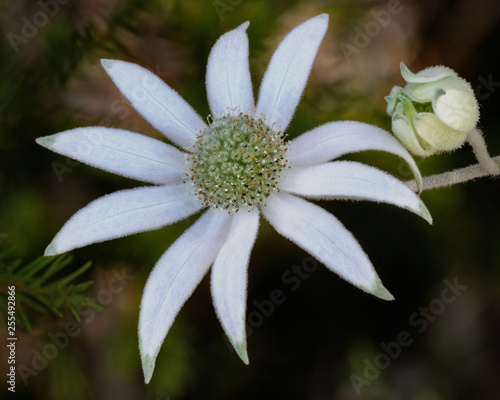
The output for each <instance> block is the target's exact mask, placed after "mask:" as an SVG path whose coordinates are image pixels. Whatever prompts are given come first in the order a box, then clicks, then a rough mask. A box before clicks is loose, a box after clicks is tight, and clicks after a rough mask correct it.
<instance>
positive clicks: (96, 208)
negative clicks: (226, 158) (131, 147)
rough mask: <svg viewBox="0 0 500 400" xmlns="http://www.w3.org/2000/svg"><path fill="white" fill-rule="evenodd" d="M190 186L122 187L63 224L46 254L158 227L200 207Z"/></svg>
mask: <svg viewBox="0 0 500 400" xmlns="http://www.w3.org/2000/svg"><path fill="white" fill-rule="evenodd" d="M201 208H202V207H201V206H200V205H198V204H196V203H195V202H194V201H193V195H192V194H191V193H190V192H189V191H188V190H187V185H184V184H182V183H181V184H180V185H169V186H153V187H142V188H137V189H131V190H121V191H119V192H115V193H111V194H108V195H106V196H103V197H100V198H98V199H97V200H94V201H93V202H91V203H90V204H88V205H87V206H86V207H84V208H82V209H81V210H79V211H78V212H77V213H76V214H75V215H73V216H72V217H71V218H70V219H69V221H68V222H66V224H65V225H64V226H63V227H62V229H61V230H60V231H59V233H58V234H57V235H56V237H55V238H54V240H52V243H51V244H50V245H49V246H48V247H47V250H45V255H46V256H49V255H54V254H61V253H65V252H67V251H69V250H72V249H76V248H78V247H82V246H86V245H88V244H91V243H96V242H102V241H104V240H110V239H115V238H118V237H122V236H126V235H131V234H133V233H138V232H144V231H150V230H153V229H159V228H161V227H163V226H165V225H169V224H172V223H174V222H176V221H179V220H181V219H183V218H186V217H187V216H189V215H191V214H193V213H195V212H196V211H198V210H200V209H201Z"/></svg>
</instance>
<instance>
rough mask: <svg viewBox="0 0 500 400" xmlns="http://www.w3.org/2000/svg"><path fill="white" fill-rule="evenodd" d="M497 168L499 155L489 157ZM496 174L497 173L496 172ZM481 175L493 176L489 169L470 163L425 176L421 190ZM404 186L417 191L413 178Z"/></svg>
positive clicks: (499, 160) (469, 179) (452, 183)
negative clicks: (462, 166) (463, 166)
mask: <svg viewBox="0 0 500 400" xmlns="http://www.w3.org/2000/svg"><path fill="white" fill-rule="evenodd" d="M491 160H492V161H493V162H494V163H495V165H496V166H497V168H498V165H499V164H500V156H497V157H494V158H492V159H491ZM496 175H498V174H496ZM483 176H494V175H493V174H491V173H490V172H489V171H485V170H484V169H483V167H482V165H481V164H474V165H470V166H468V167H465V168H459V169H455V170H453V171H449V172H444V173H442V174H436V175H431V176H425V177H424V178H423V179H422V191H424V190H429V189H436V188H439V187H444V186H451V185H455V184H457V183H462V182H467V181H471V180H473V179H476V178H481V177H483ZM406 186H408V187H409V188H410V189H411V190H413V191H414V192H417V190H418V189H417V183H416V182H415V180H414V179H413V180H411V181H407V182H406Z"/></svg>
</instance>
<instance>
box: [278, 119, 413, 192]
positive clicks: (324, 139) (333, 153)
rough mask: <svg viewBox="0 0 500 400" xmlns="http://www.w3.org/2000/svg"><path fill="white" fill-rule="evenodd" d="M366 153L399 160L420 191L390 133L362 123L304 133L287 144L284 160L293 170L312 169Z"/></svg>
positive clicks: (410, 161)
mask: <svg viewBox="0 0 500 400" xmlns="http://www.w3.org/2000/svg"><path fill="white" fill-rule="evenodd" d="M365 150H379V151H385V152H388V153H392V154H395V155H397V156H399V157H401V158H402V159H403V160H405V161H406V162H407V164H408V165H409V166H410V168H411V170H412V171H413V175H414V176H415V179H416V181H417V184H418V187H419V190H420V188H421V184H422V176H421V175H420V171H419V170H418V167H417V164H416V163H415V161H414V160H413V158H412V156H411V155H410V153H408V151H407V150H406V149H405V148H404V147H403V146H402V145H401V143H399V142H398V140H397V139H395V138H394V137H393V136H392V135H391V134H390V133H389V132H386V131H384V130H383V129H380V128H378V127H376V126H374V125H370V124H365V123H363V122H357V121H335V122H329V123H326V124H324V125H321V126H318V127H317V128H315V129H312V130H310V131H308V132H306V133H303V134H302V135H300V136H299V137H297V138H296V139H294V140H292V141H290V142H289V143H288V153H287V158H288V160H289V161H290V164H291V165H293V166H304V165H314V164H322V163H324V162H326V161H330V160H333V159H335V158H337V157H340V156H342V155H344V154H348V153H356V152H358V151H365Z"/></svg>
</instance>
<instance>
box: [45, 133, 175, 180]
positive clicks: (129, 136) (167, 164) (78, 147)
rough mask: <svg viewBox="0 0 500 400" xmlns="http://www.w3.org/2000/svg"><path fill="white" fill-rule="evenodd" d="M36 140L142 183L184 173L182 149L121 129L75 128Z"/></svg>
mask: <svg viewBox="0 0 500 400" xmlns="http://www.w3.org/2000/svg"><path fill="white" fill-rule="evenodd" d="M36 142H37V143H38V144H40V145H42V146H44V147H46V148H48V149H50V150H52V151H55V152H56V153H59V154H62V155H65V156H68V157H71V158H74V159H75V160H78V161H81V162H83V163H85V164H88V165H91V166H93V167H97V168H101V169H103V170H105V171H109V172H113V173H115V174H119V175H123V176H126V177H128V178H133V179H137V180H140V181H143V182H151V183H155V184H166V183H179V182H180V181H181V180H182V175H183V173H184V172H183V168H184V153H183V152H182V151H180V150H178V149H176V148H175V147H173V146H170V145H168V144H166V143H163V142H161V141H159V140H156V139H153V138H150V137H147V136H144V135H140V134H138V133H135V132H130V131H126V130H123V129H113V128H105V127H102V126H96V127H88V128H76V129H71V130H69V131H64V132H61V133H57V134H55V135H51V136H45V137H41V138H38V139H37V140H36Z"/></svg>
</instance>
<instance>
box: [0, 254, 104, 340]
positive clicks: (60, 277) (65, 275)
mask: <svg viewBox="0 0 500 400" xmlns="http://www.w3.org/2000/svg"><path fill="white" fill-rule="evenodd" d="M11 254H12V250H4V251H2V252H0V318H1V319H2V323H3V325H4V327H5V328H6V321H7V318H6V314H7V310H8V307H7V297H8V287H9V286H14V287H15V293H16V324H17V326H18V327H19V328H21V329H25V330H27V331H31V329H32V323H31V322H30V318H31V315H32V314H33V313H35V314H54V315H57V316H58V317H63V312H64V311H70V312H71V313H72V314H73V316H74V318H75V319H76V321H78V322H80V317H79V315H78V308H79V307H82V306H87V307H91V308H93V309H94V310H98V311H103V309H104V308H103V307H102V306H101V305H100V304H99V303H98V302H97V301H96V300H94V299H91V298H89V297H87V296H86V295H85V294H84V292H85V291H86V290H87V289H88V288H89V287H90V286H91V285H92V284H93V283H94V282H93V281H85V282H81V283H75V282H74V281H75V279H76V278H78V277H79V276H81V275H82V274H84V273H85V272H86V271H87V270H88V269H89V268H90V266H91V265H92V263H91V262H87V263H85V264H84V265H83V266H81V267H79V268H77V269H76V270H73V268H71V267H70V265H71V261H72V260H73V257H72V256H71V255H67V254H66V255H61V256H53V257H39V258H37V259H35V260H33V261H31V262H30V263H28V264H23V262H22V261H21V260H19V259H17V260H11V259H9V256H10V255H11ZM28 316H30V318H29V317H28Z"/></svg>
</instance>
